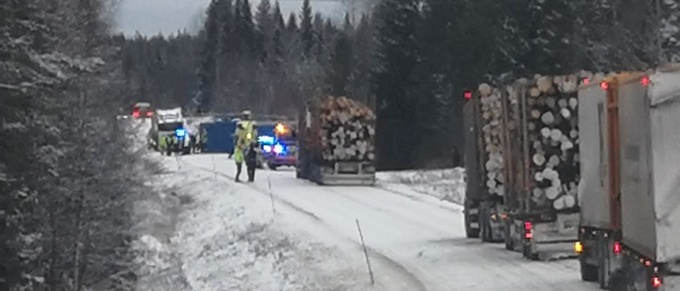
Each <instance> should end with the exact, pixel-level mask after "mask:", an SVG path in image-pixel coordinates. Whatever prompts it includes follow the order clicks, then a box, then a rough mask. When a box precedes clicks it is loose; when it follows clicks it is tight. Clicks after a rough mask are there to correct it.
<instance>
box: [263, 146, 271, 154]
mask: <svg viewBox="0 0 680 291" xmlns="http://www.w3.org/2000/svg"><path fill="white" fill-rule="evenodd" d="M262 150H264V151H265V152H268V153H270V152H271V151H272V146H270V145H264V146H262Z"/></svg>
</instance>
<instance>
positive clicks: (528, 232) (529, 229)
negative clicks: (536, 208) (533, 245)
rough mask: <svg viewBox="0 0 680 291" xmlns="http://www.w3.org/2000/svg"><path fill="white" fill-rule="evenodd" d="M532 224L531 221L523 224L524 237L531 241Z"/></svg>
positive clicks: (532, 233)
mask: <svg viewBox="0 0 680 291" xmlns="http://www.w3.org/2000/svg"><path fill="white" fill-rule="evenodd" d="M532 229H533V224H532V223H531V221H525V222H524V237H525V238H527V239H532V238H533V237H534V232H533V231H532Z"/></svg>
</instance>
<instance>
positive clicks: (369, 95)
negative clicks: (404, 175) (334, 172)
mask: <svg viewBox="0 0 680 291" xmlns="http://www.w3.org/2000/svg"><path fill="white" fill-rule="evenodd" d="M379 2H380V3H378V5H377V6H375V8H374V10H373V12H372V13H370V14H366V15H363V16H362V17H357V18H356V19H354V20H355V21H351V20H352V18H353V17H350V16H349V15H348V16H347V17H346V19H345V21H344V22H342V23H331V22H330V21H329V20H328V19H325V18H324V17H323V16H322V15H320V14H316V13H315V12H314V11H312V9H311V7H310V4H309V1H305V2H304V4H303V7H302V8H301V10H300V12H299V13H297V14H291V15H288V16H285V15H282V14H281V10H280V9H279V6H278V3H277V2H274V3H272V2H270V1H269V0H263V1H261V2H259V4H258V5H257V7H251V4H250V3H249V1H248V0H213V1H211V3H210V7H209V8H208V10H207V18H206V21H205V26H204V29H203V30H202V31H201V32H200V34H199V35H198V36H195V37H192V36H188V35H180V36H178V37H174V38H170V39H167V40H164V39H162V38H158V37H154V38H150V39H142V38H135V39H132V40H129V41H128V48H127V51H128V52H129V53H132V54H135V57H133V59H135V60H137V61H134V62H133V63H134V64H135V65H136V66H137V67H135V68H136V70H135V74H145V77H143V78H134V79H133V81H132V82H134V83H136V84H137V85H140V84H147V86H141V87H140V86H138V87H135V88H136V89H135V90H136V92H139V93H138V94H137V95H136V97H138V98H145V99H148V100H152V101H154V102H155V103H156V104H162V105H165V104H168V105H169V104H172V105H186V104H191V103H190V102H189V100H190V99H193V100H194V101H196V103H197V104H200V105H201V107H202V109H203V110H208V111H238V110H241V109H244V108H250V109H252V110H254V111H255V112H259V113H277V114H289V115H295V114H296V111H297V110H296V109H297V106H298V105H299V104H300V103H301V102H302V101H304V100H305V99H306V98H317V97H319V96H324V95H327V94H334V95H347V96H349V97H351V98H355V99H359V100H361V101H363V102H366V103H368V104H369V105H371V106H373V107H374V108H376V111H377V112H378V119H379V121H378V153H379V164H380V167H381V168H386V169H399V168H412V167H424V166H442V165H447V163H448V161H449V160H450V159H448V158H446V159H442V157H449V156H450V154H451V150H452V147H453V146H458V147H459V148H460V147H462V132H461V131H462V128H461V124H462V116H461V110H462V105H463V104H464V100H463V98H462V97H461V95H462V92H463V91H464V90H465V89H470V88H474V86H476V84H478V83H479V82H482V81H486V80H490V79H493V78H497V77H501V76H506V77H507V76H511V75H514V76H528V75H531V74H536V73H542V74H556V73H567V72H574V71H578V70H582V69H584V70H597V71H612V70H625V69H641V68H647V67H651V66H655V65H657V64H658V63H660V62H661V61H662V60H666V61H672V60H676V59H677V58H678V55H679V54H677V52H678V49H679V47H678V43H677V39H678V38H676V36H678V30H677V26H676V24H677V22H678V19H677V16H676V15H677V13H675V12H678V9H679V8H678V5H677V3H676V2H677V1H664V2H663V3H659V2H658V1H638V2H635V3H634V4H630V3H629V1H622V0H595V1H586V0H577V1H570V0H554V1H536V0H522V1H518V0H513V1H495V0H474V1H472V0H382V1H379ZM657 5H658V6H657ZM251 8H252V9H251ZM252 11H254V13H251V12H252ZM191 50H194V51H193V53H189V51H191ZM157 55H163V56H165V57H164V58H159V57H158V56H157ZM156 60H162V61H161V64H159V63H158V62H157V61H156ZM188 60H193V61H194V62H193V63H192V62H189V61H188ZM154 68H156V69H154ZM158 68H162V69H160V70H161V71H156V70H157V69H158ZM190 73H191V75H190ZM178 78H179V79H178ZM180 79H181V80H180ZM178 80H179V81H178ZM168 96H171V97H168ZM182 102H184V103H182Z"/></svg>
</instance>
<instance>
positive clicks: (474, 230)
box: [463, 91, 503, 242]
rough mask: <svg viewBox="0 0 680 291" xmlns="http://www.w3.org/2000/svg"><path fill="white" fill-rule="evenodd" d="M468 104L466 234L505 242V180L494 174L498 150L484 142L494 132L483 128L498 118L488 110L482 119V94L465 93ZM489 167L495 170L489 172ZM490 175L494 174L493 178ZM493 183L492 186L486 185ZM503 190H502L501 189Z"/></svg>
mask: <svg viewBox="0 0 680 291" xmlns="http://www.w3.org/2000/svg"><path fill="white" fill-rule="evenodd" d="M465 99H467V100H468V101H467V103H466V104H465V105H464V106H463V123H464V127H465V151H464V158H465V173H466V174H465V175H466V185H467V186H466V189H465V201H464V205H465V211H464V212H465V233H466V235H467V237H469V238H477V237H479V236H480V235H481V237H482V241H485V242H491V241H503V223H502V222H501V219H500V217H501V216H502V206H503V197H502V196H500V195H498V194H499V190H498V189H502V188H498V184H499V183H500V181H498V179H496V178H500V179H502V177H497V176H496V175H495V172H494V171H495V170H496V169H497V167H498V162H499V161H500V162H502V161H501V160H499V159H498V152H496V151H495V150H494V152H493V153H490V152H489V151H488V149H491V147H485V148H482V147H481V146H482V145H485V144H488V142H485V141H491V140H492V136H491V135H490V134H491V131H488V130H487V131H485V132H484V133H485V135H482V132H481V128H482V127H485V126H487V125H488V126H490V125H491V123H494V121H499V119H498V118H495V119H492V118H491V117H492V115H491V114H490V112H488V111H485V112H484V114H485V115H484V116H485V117H489V118H482V114H481V112H480V111H481V107H480V98H479V94H473V93H472V91H466V92H465ZM487 169H490V170H491V171H490V172H492V173H494V174H490V175H487ZM487 177H493V178H494V179H493V180H492V179H490V178H487ZM487 185H490V186H487ZM500 193H502V192H500Z"/></svg>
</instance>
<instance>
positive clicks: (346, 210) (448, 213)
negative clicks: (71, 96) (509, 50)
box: [180, 155, 599, 291]
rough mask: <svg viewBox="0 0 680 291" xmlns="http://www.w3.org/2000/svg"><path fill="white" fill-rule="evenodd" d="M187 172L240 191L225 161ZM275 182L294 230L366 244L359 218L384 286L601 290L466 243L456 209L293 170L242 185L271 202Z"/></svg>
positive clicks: (575, 274)
mask: <svg viewBox="0 0 680 291" xmlns="http://www.w3.org/2000/svg"><path fill="white" fill-rule="evenodd" d="M180 167H188V168H192V169H195V170H196V171H200V172H204V173H205V174H211V175H215V173H214V172H216V173H217V175H215V177H217V178H216V179H220V180H222V181H223V182H224V183H225V184H226V185H230V184H231V185H233V175H234V174H235V166H234V164H233V161H231V160H228V159H227V158H226V156H225V155H192V156H184V157H182V158H181V160H180ZM215 170H216V171H215ZM244 176H245V175H244ZM269 181H270V182H271V185H272V186H273V190H272V194H273V196H274V198H275V207H276V208H278V209H280V211H283V212H297V213H298V214H300V215H299V217H300V218H301V219H302V220H305V221H298V222H292V224H295V225H294V226H296V227H299V228H302V229H303V230H304V229H305V228H306V229H310V228H323V229H324V230H326V231H329V232H331V233H334V234H337V235H338V236H340V237H343V238H345V239H348V240H352V241H354V242H356V243H359V241H360V239H359V236H358V234H357V228H356V224H355V219H358V220H359V221H360V223H361V227H362V230H363V232H364V237H365V240H366V244H367V246H368V247H369V248H370V249H371V250H372V252H371V256H372V259H374V260H376V261H378V262H383V263H382V264H378V266H376V267H375V270H374V273H375V276H376V280H377V281H378V282H381V281H382V282H383V283H385V282H387V281H400V282H403V283H400V284H399V286H404V287H403V289H400V290H414V288H415V289H422V290H429V291H439V290H554V291H557V290H565V291H573V290H599V289H598V288H597V287H596V286H595V285H590V284H586V283H583V282H581V281H580V279H579V270H578V264H577V262H576V261H574V260H571V261H559V262H529V261H524V260H522V259H521V256H520V255H519V254H516V253H512V252H508V251H506V250H505V249H504V248H503V246H502V245H489V244H481V242H479V241H478V240H470V239H466V238H465V234H464V230H463V221H462V220H463V215H462V209H461V208H460V207H457V206H456V205H453V204H451V203H446V202H441V201H438V200H437V199H435V198H432V197H426V196H424V195H419V194H414V193H396V192H391V191H386V190H383V189H380V188H375V187H349V186H342V187H336V186H333V187H319V186H317V185H315V184H312V183H308V182H306V181H302V180H298V179H295V174H294V171H291V170H286V169H283V170H281V171H276V172H274V171H268V170H261V171H258V172H257V176H256V182H255V183H254V184H250V185H248V186H241V187H246V188H250V190H253V191H252V192H253V193H259V195H262V196H263V197H267V196H268V195H269V194H268V193H269V192H268V182H269ZM414 197H417V198H414ZM353 258H354V260H357V259H358V258H360V257H357V256H355V257H353ZM385 262H388V263H385ZM395 274H396V275H395ZM394 276H399V278H395V277H394ZM414 286H416V287H414ZM393 288H395V287H391V288H389V290H396V289H393Z"/></svg>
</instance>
